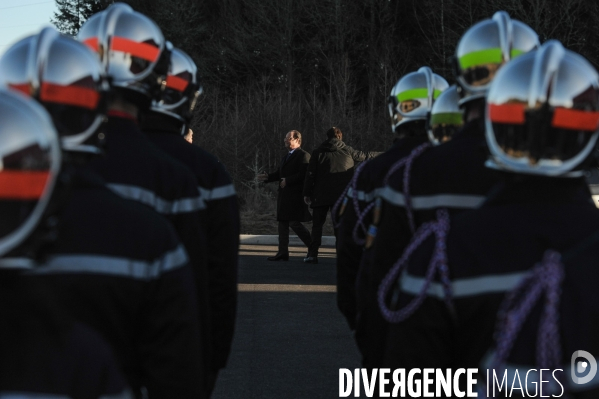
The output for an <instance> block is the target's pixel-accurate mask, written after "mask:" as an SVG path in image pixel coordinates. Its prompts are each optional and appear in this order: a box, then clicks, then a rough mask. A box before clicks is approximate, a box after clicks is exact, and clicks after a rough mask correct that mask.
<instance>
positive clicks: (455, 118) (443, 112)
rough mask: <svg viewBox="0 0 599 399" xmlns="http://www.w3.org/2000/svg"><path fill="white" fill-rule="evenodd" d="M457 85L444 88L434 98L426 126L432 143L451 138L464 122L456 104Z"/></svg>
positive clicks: (442, 141) (457, 96)
mask: <svg viewBox="0 0 599 399" xmlns="http://www.w3.org/2000/svg"><path fill="white" fill-rule="evenodd" d="M459 100H460V96H459V94H458V91H457V86H456V85H453V86H451V87H450V88H449V89H447V90H445V91H444V92H443V93H441V95H440V96H439V97H438V98H437V100H435V103H434V104H433V108H432V110H431V113H430V117H429V122H428V126H427V133H428V138H429V140H430V142H431V143H433V144H434V145H439V144H442V143H444V142H446V141H449V140H451V138H452V137H453V135H454V134H455V133H456V132H457V131H458V130H459V129H460V128H461V127H462V125H463V124H464V112H463V110H462V109H461V108H460V106H459V105H458V102H459Z"/></svg>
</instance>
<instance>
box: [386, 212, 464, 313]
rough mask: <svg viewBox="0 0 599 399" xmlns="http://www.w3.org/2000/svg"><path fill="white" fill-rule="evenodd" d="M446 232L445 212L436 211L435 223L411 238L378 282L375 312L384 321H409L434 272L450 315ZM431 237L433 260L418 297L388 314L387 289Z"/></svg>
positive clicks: (422, 298)
mask: <svg viewBox="0 0 599 399" xmlns="http://www.w3.org/2000/svg"><path fill="white" fill-rule="evenodd" d="M448 232H449V212H448V210H447V209H445V208H441V209H438V210H437V220H436V221H430V222H426V223H424V224H423V225H422V226H420V228H419V229H418V231H416V233H415V234H414V237H413V238H412V241H411V242H410V244H409V245H408V247H407V248H406V250H405V251H404V253H403V255H402V256H401V258H400V259H399V260H398V261H397V262H395V264H394V265H393V266H392V267H391V270H389V273H387V275H386V276H385V278H384V279H383V281H382V282H381V284H380V286H379V289H378V292H377V299H378V304H379V308H380V310H381V313H382V315H383V317H384V318H385V320H387V321H388V322H389V323H399V322H402V321H404V320H405V319H407V318H408V317H410V315H412V313H414V312H415V311H416V310H417V309H418V307H420V305H421V304H422V302H423V301H424V299H425V297H426V292H427V291H428V288H429V286H430V284H431V282H432V280H433V277H434V276H435V272H436V271H437V270H438V271H439V274H440V277H441V283H442V284H443V290H444V293H445V303H446V304H447V306H448V307H449V308H450V309H451V310H452V311H453V301H452V298H453V293H452V288H451V283H450V281H449V268H448V266H447V251H446V238H447V234H448ZM431 234H435V249H434V252H433V256H432V258H431V261H430V263H429V266H428V269H427V271H426V278H425V281H424V284H423V286H422V288H421V290H420V292H419V293H418V296H417V297H416V298H414V299H413V300H412V301H410V303H409V304H407V305H406V306H405V307H404V308H402V309H399V310H396V311H394V310H391V309H390V308H389V307H388V306H387V303H386V300H385V299H386V298H387V295H388V294H389V291H390V290H391V287H392V286H393V285H394V283H395V282H399V280H400V278H401V276H400V273H401V272H402V270H403V269H404V268H405V267H406V266H407V264H408V260H409V258H410V256H411V255H412V253H413V252H414V251H415V250H416V249H417V248H418V247H419V246H420V245H421V244H422V242H423V241H424V240H426V238H427V237H428V236H430V235H431Z"/></svg>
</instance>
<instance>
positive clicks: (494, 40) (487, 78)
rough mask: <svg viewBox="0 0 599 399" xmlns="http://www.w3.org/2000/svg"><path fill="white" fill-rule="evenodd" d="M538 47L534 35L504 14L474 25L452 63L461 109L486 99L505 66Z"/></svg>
mask: <svg viewBox="0 0 599 399" xmlns="http://www.w3.org/2000/svg"><path fill="white" fill-rule="evenodd" d="M537 47H539V37H538V36H537V34H536V33H535V31H534V30H532V29H531V28H530V27H529V26H528V25H526V24H525V23H523V22H520V21H517V20H515V19H511V18H510V16H509V15H508V13H506V12H505V11H498V12H496V13H495V14H494V15H493V18H491V19H486V20H483V21H481V22H478V23H477V24H475V25H473V26H472V27H471V28H470V29H468V30H467V31H466V33H465V34H464V35H463V36H462V38H461V39H460V41H459V43H458V46H457V48H456V54H455V57H454V60H453V62H454V74H455V77H456V81H457V83H458V86H459V93H460V97H461V100H460V105H463V104H465V103H466V102H468V101H472V100H475V99H478V98H484V97H485V96H486V94H487V92H488V90H489V86H490V85H491V82H492V81H493V79H494V78H495V75H496V73H497V71H498V70H499V68H501V66H502V65H504V64H505V63H506V62H508V61H510V60H511V59H512V58H515V57H517V56H519V55H521V54H524V53H527V52H529V51H531V50H534V49H536V48H537Z"/></svg>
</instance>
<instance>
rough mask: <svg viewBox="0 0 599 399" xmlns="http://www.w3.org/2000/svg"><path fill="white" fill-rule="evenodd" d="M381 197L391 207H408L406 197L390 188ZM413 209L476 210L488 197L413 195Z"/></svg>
mask: <svg viewBox="0 0 599 399" xmlns="http://www.w3.org/2000/svg"><path fill="white" fill-rule="evenodd" d="M380 196H381V198H382V199H384V200H385V201H387V202H389V203H390V204H391V205H395V206H401V207H404V206H405V205H406V198H405V195H404V194H403V193H401V192H399V191H396V190H394V189H392V188H391V187H389V186H386V187H385V188H383V189H382V190H381V192H380ZM411 199H412V209H414V210H422V209H435V208H462V209H475V208H478V207H479V206H481V205H482V203H483V202H484V201H485V199H486V197H485V196H482V195H468V194H451V193H446V194H435V195H413V196H412V197H411Z"/></svg>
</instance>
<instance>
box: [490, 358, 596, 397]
mask: <svg viewBox="0 0 599 399" xmlns="http://www.w3.org/2000/svg"><path fill="white" fill-rule="evenodd" d="M569 355H570V354H568V356H569ZM494 356H495V352H493V351H490V352H488V353H487V354H486V355H485V357H484V358H483V360H482V361H481V366H482V368H483V369H484V372H483V373H484V374H485V375H486V374H487V372H486V370H491V366H492V364H491V363H492V361H493V358H494ZM503 366H504V367H505V370H506V371H507V373H506V375H507V379H506V381H508V386H510V385H509V384H511V382H512V381H514V378H517V377H516V371H518V375H519V376H520V380H521V381H523V382H524V381H525V380H527V381H528V389H529V391H530V392H534V391H535V384H537V386H536V387H537V389H538V385H539V380H540V378H539V377H540V375H539V369H540V367H538V366H535V365H532V364H531V365H528V364H523V365H516V364H510V363H506V364H504V365H503ZM558 368H560V369H562V370H564V372H563V373H562V374H561V375H562V376H563V377H565V381H560V382H561V383H562V385H565V386H564V388H565V389H566V390H567V391H569V392H584V391H587V390H590V389H594V388H597V387H598V386H599V373H596V374H595V376H594V377H593V379H592V380H590V381H589V382H586V383H584V384H576V383H575V382H574V381H573V380H572V366H570V365H562V366H560V367H558ZM534 369H536V370H537V371H536V372H535V371H531V372H530V373H529V374H528V378H526V375H527V374H526V373H528V371H529V370H534ZM544 370H546V369H544ZM503 374H504V371H503V368H501V369H497V370H496V371H495V375H496V376H497V380H498V381H499V382H501V380H502V379H503ZM551 374H552V373H551V372H549V371H544V372H543V381H546V382H549V385H548V386H547V387H544V388H543V394H546V395H548V396H545V397H550V396H549V395H551V394H554V395H559V394H560V393H561V391H562V388H561V387H560V386H559V385H558V384H557V382H556V381H555V379H554V378H553V376H552V375H551ZM489 377H490V378H491V382H493V372H492V371H489ZM489 387H491V384H489ZM555 397H559V396H555Z"/></svg>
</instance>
